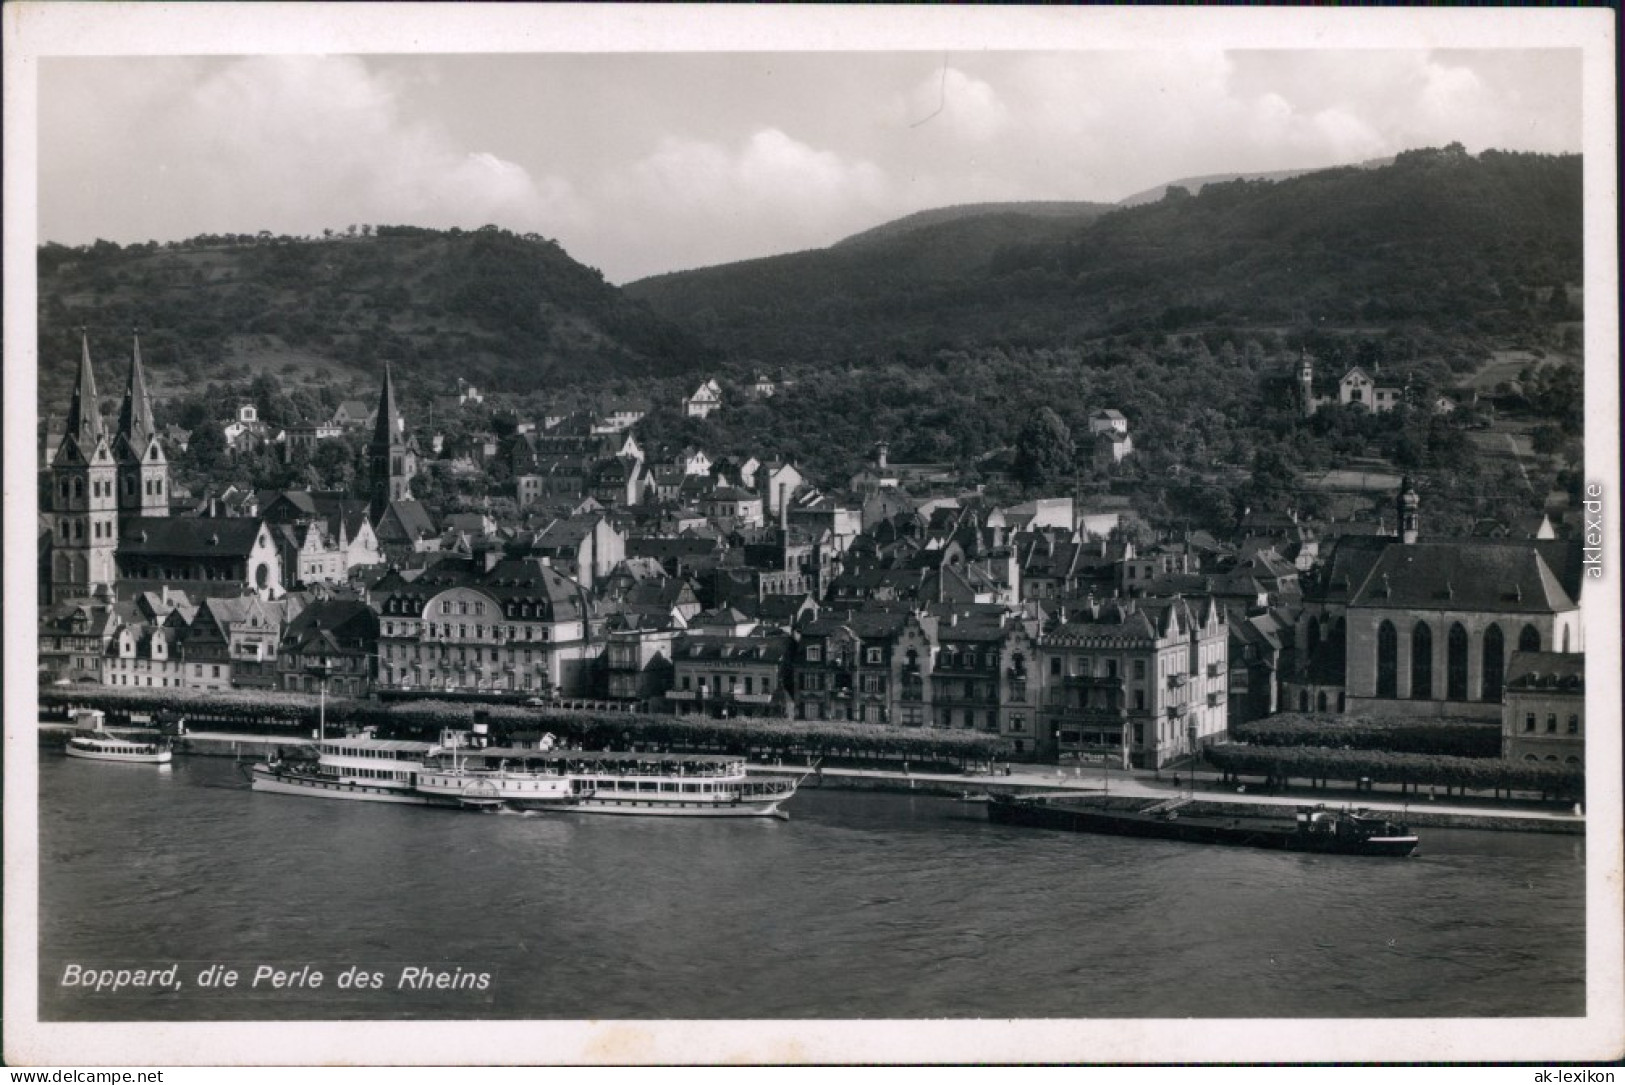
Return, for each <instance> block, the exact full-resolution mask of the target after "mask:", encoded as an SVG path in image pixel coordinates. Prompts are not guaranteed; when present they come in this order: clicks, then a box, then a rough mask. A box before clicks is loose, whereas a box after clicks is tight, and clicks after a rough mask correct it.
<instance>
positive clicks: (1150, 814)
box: [987, 795, 1418, 856]
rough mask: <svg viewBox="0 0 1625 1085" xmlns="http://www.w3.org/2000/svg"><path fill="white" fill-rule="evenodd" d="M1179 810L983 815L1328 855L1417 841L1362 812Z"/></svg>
mask: <svg viewBox="0 0 1625 1085" xmlns="http://www.w3.org/2000/svg"><path fill="white" fill-rule="evenodd" d="M1185 805H1187V803H1186V802H1185V801H1182V800H1177V799H1176V800H1167V801H1163V802H1158V803H1154V804H1152V805H1150V806H1147V807H1144V808H1141V809H1137V810H1136V809H1128V810H1117V809H1110V808H1107V807H1106V806H1103V805H1100V804H1098V803H1091V802H1090V801H1089V800H1078V799H1070V800H1069V799H1067V798H1063V797H1046V796H1032V797H1026V798H1018V797H1014V796H1010V795H995V796H993V797H992V800H991V801H990V802H989V803H988V805H987V814H988V818H989V819H990V820H992V821H995V822H999V823H1001V824H1006V825H1025V826H1029V827H1033V828H1040V829H1063V830H1067V831H1070V832H1079V833H1106V834H1110V835H1113V836H1142V837H1154V838H1156V839H1160V840H1184V841H1187V842H1190V843H1197V844H1226V845H1230V846H1233V847H1248V848H1277V849H1282V850H1285V851H1307V852H1320V853H1323V854H1330V855H1381V856H1406V855H1410V854H1411V853H1412V852H1414V851H1415V850H1416V847H1417V844H1418V840H1417V838H1416V836H1415V835H1414V834H1412V833H1411V831H1410V829H1409V828H1408V827H1407V826H1404V825H1399V824H1396V823H1395V822H1392V821H1389V820H1387V819H1385V818H1382V817H1379V816H1377V815H1376V814H1373V813H1371V812H1369V811H1365V810H1328V809H1327V808H1326V807H1325V806H1315V807H1300V808H1298V810H1297V811H1296V816H1295V817H1294V818H1293V819H1292V820H1287V819H1286V818H1280V817H1267V816H1244V817H1227V816H1222V815H1211V814H1196V813H1189V812H1186V811H1185V810H1183V809H1182V808H1183V807H1184V806H1185Z"/></svg>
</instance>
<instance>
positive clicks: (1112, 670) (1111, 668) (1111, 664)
mask: <svg viewBox="0 0 1625 1085" xmlns="http://www.w3.org/2000/svg"><path fill="white" fill-rule="evenodd" d="M1106 677H1107V678H1116V677H1117V660H1115V659H1108V660H1107V661H1106Z"/></svg>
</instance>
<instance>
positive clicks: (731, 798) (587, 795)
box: [482, 750, 801, 817]
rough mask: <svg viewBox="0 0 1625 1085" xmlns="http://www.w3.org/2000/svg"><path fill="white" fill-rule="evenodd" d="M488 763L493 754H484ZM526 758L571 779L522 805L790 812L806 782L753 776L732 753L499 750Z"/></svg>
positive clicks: (723, 813) (670, 812) (677, 812)
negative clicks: (565, 790) (557, 792)
mask: <svg viewBox="0 0 1625 1085" xmlns="http://www.w3.org/2000/svg"><path fill="white" fill-rule="evenodd" d="M482 752H483V753H484V754H485V755H486V757H487V762H489V758H490V755H491V753H492V752H493V751H490V750H486V751H482ZM496 752H498V753H499V754H508V755H522V757H523V762H524V764H525V766H526V767H527V769H528V770H529V771H534V772H539V773H543V774H546V775H548V776H552V775H555V774H556V775H557V776H560V777H562V778H565V779H568V780H569V782H570V790H569V794H568V795H567V796H565V797H564V799H563V800H562V801H555V800H554V799H552V798H551V797H549V798H547V799H544V800H541V801H535V800H531V799H528V798H525V797H523V796H521V797H520V798H519V799H518V800H517V801H516V802H515V803H514V805H516V806H518V807H520V808H521V809H535V810H547V811H567V812H577V813H585V814H645V815H658V816H664V817H784V816H785V814H784V813H783V811H781V810H780V809H779V807H780V806H782V805H783V804H784V803H785V802H786V801H787V800H788V799H789V798H790V797H791V796H792V795H794V794H795V793H796V788H797V786H798V785H799V784H800V782H801V781H800V780H799V779H798V778H795V777H790V776H772V777H765V778H758V779H754V780H753V779H750V778H749V776H748V775H747V773H746V767H745V759H744V758H743V757H738V756H735V755H732V754H692V753H684V754H678V753H611V752H608V751H605V752H601V753H593V752H587V751H582V750H573V751H569V750H562V751H561V750H517V751H496Z"/></svg>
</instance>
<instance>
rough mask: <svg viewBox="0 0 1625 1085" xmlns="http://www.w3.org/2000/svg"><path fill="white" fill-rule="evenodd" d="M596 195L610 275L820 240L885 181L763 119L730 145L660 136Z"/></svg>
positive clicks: (883, 198)
mask: <svg viewBox="0 0 1625 1085" xmlns="http://www.w3.org/2000/svg"><path fill="white" fill-rule="evenodd" d="M602 194H603V197H604V201H603V202H604V205H605V206H606V207H610V208H613V209H614V211H615V214H614V223H613V224H612V223H610V222H608V221H605V223H604V226H605V229H606V231H610V232H612V233H613V235H614V236H613V238H611V239H608V240H609V245H610V248H611V249H613V250H614V252H615V257H614V258H613V259H611V260H609V261H607V264H608V266H609V267H610V268H611V269H612V272H611V273H612V277H618V276H638V275H644V274H649V273H652V272H654V271H658V270H665V269H668V268H670V267H672V266H686V267H699V266H703V265H707V264H713V263H720V262H723V261H728V260H739V259H747V258H750V257H755V256H766V255H771V254H773V253H777V252H785V251H790V250H794V249H799V248H811V247H818V246H822V245H827V244H829V243H831V242H832V241H836V240H838V239H839V238H840V237H842V236H844V234H845V233H848V232H851V231H853V230H855V229H859V228H862V226H864V225H867V224H868V223H869V222H870V221H871V220H872V217H873V215H874V214H875V209H876V208H880V207H886V206H888V205H889V202H890V185H889V184H888V182H887V179H886V176H885V174H884V173H883V172H882V171H881V170H880V169H879V167H877V166H875V165H874V164H873V163H870V162H867V161H863V160H848V159H846V158H843V157H842V156H841V155H839V154H836V153H835V152H833V151H829V150H820V149H817V148H814V147H810V146H808V145H806V144H804V143H801V142H799V141H798V140H795V139H793V138H791V137H790V136H789V135H786V134H785V133H784V132H782V131H779V130H778V129H776V128H764V129H761V130H759V131H756V132H754V133H752V134H751V135H749V136H748V137H746V138H744V139H743V140H741V141H740V142H738V143H736V144H732V145H726V144H722V143H717V142H713V141H708V140H695V139H679V138H676V137H668V138H666V139H664V140H662V141H661V142H660V143H659V145H658V146H657V147H656V148H655V149H654V150H653V151H651V152H649V153H648V154H646V155H645V156H644V157H642V158H641V159H639V160H637V161H636V162H633V163H632V164H631V165H630V166H629V167H627V168H626V169H624V170H621V171H618V172H616V173H614V174H613V175H611V176H610V177H608V178H606V179H605V181H604V184H603V188H602ZM679 253H680V254H682V255H681V256H674V254H679ZM674 259H675V261H676V263H675V264H674V263H673V260H674Z"/></svg>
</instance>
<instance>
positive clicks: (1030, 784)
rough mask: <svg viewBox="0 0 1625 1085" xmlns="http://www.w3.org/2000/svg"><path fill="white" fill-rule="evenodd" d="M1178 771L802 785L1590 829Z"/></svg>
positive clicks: (863, 777)
mask: <svg viewBox="0 0 1625 1085" xmlns="http://www.w3.org/2000/svg"><path fill="white" fill-rule="evenodd" d="M751 768H752V770H753V771H762V772H782V773H791V772H794V773H801V772H806V771H808V770H807V768H806V767H805V766H798V765H792V764H782V765H778V764H769V765H761V766H757V765H752V766H751ZM1174 780H1175V776H1174V774H1173V773H1172V772H1170V771H1168V770H1164V772H1163V773H1162V774H1161V775H1160V776H1158V775H1156V774H1154V773H1151V772H1147V771H1143V770H1121V769H1119V770H1114V771H1111V772H1109V773H1101V772H1100V771H1099V770H1098V769H1087V768H1086V769H1084V770H1083V771H1082V772H1074V771H1073V770H1072V769H1066V770H1062V769H1057V768H1053V767H1045V766H1039V765H1026V766H1022V765H1012V766H1010V773H1009V775H1004V774H1003V773H1000V774H997V775H983V774H979V775H962V774H954V773H920V772H899V771H891V770H885V769H860V768H823V769H818V770H814V771H813V773H812V775H811V776H810V777H809V778H808V780H807V781H806V783H805V784H804V785H803V786H806V787H835V788H849V789H855V790H872V791H903V792H908V791H913V792H919V793H923V794H935V795H947V796H958V797H970V798H982V797H985V796H988V795H993V794H1014V795H1040V794H1042V795H1055V796H1067V797H1070V796H1077V797H1078V798H1087V797H1100V796H1110V797H1112V798H1130V799H1133V798H1143V799H1146V800H1148V801H1150V800H1166V799H1175V798H1184V799H1191V800H1193V801H1195V802H1201V803H1212V804H1222V805H1225V806H1251V807H1289V808H1291V807H1299V806H1313V805H1315V804H1317V803H1325V804H1326V805H1327V806H1329V807H1341V806H1351V807H1360V808H1362V809H1366V810H1373V811H1382V812H1384V813H1388V814H1393V815H1398V817H1399V820H1409V821H1410V822H1411V823H1412V824H1413V825H1434V826H1458V827H1462V828H1475V827H1482V828H1502V829H1519V828H1523V829H1527V830H1528V831H1533V832H1574V833H1578V832H1583V831H1584V829H1585V817H1584V815H1583V813H1580V814H1577V813H1576V812H1575V810H1576V808H1575V807H1574V806H1572V805H1564V804H1557V803H1551V802H1538V801H1534V800H1526V799H1476V798H1472V797H1467V798H1463V797H1460V796H1452V797H1450V798H1447V799H1439V798H1428V797H1426V796H1423V797H1421V798H1415V797H1412V796H1408V795H1407V796H1399V795H1396V794H1393V793H1392V792H1381V791H1364V790H1358V789H1355V788H1336V787H1327V788H1310V787H1295V788H1292V789H1291V790H1289V791H1285V792H1277V793H1269V792H1264V791H1260V790H1256V789H1255V788H1254V787H1252V786H1246V787H1242V786H1240V785H1236V784H1225V783H1222V782H1221V781H1220V780H1219V779H1218V777H1217V775H1216V774H1212V773H1199V774H1198V776H1197V779H1196V780H1195V781H1194V783H1193V781H1192V779H1191V777H1190V776H1189V775H1188V774H1187V773H1184V772H1181V773H1179V775H1178V780H1179V783H1178V784H1175V783H1174Z"/></svg>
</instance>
